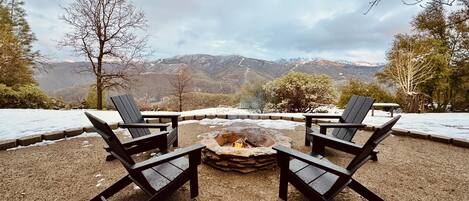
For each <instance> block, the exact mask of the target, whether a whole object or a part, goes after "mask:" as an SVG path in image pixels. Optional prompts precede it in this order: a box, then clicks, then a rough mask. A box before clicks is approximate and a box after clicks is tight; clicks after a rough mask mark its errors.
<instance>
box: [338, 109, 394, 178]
mask: <svg viewBox="0 0 469 201" xmlns="http://www.w3.org/2000/svg"><path fill="white" fill-rule="evenodd" d="M399 118H401V116H400V115H398V116H396V117H394V118H392V119H391V120H389V121H388V122H386V123H384V124H383V125H381V126H380V127H378V128H376V130H375V131H374V132H373V134H372V135H371V137H370V138H369V139H368V141H367V142H366V143H365V145H363V148H362V152H361V153H360V154H358V155H356V156H355V158H353V159H352V161H350V164H349V165H348V166H347V169H348V170H350V171H352V172H355V171H357V170H358V169H359V168H360V167H361V166H362V165H363V164H365V163H366V162H367V161H368V160H369V158H370V156H371V153H372V152H373V150H374V149H375V148H376V146H378V144H379V143H381V142H382V141H383V140H384V139H386V138H387V137H388V136H389V135H391V129H392V127H393V126H394V125H395V124H396V122H397V121H398V120H399Z"/></svg>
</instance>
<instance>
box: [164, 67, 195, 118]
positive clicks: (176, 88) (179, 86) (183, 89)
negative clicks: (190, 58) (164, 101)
mask: <svg viewBox="0 0 469 201" xmlns="http://www.w3.org/2000/svg"><path fill="white" fill-rule="evenodd" d="M169 84H170V85H171V87H172V88H173V90H172V95H174V96H176V98H177V99H178V108H179V112H182V104H183V96H184V94H185V93H187V92H189V91H190V87H191V85H192V75H191V74H190V72H189V69H188V68H187V67H185V68H181V69H180V70H179V72H178V73H177V74H176V76H175V77H172V78H170V79H169Z"/></svg>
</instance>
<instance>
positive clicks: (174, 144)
mask: <svg viewBox="0 0 469 201" xmlns="http://www.w3.org/2000/svg"><path fill="white" fill-rule="evenodd" d="M173 147H178V138H177V137H176V140H174V142H173Z"/></svg>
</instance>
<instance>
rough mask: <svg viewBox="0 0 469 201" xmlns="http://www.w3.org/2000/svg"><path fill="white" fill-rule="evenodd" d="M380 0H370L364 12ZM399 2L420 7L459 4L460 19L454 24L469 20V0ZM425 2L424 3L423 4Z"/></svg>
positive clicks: (368, 10)
mask: <svg viewBox="0 0 469 201" xmlns="http://www.w3.org/2000/svg"><path fill="white" fill-rule="evenodd" d="M380 2H381V0H370V1H369V5H370V6H369V7H368V9H367V10H366V11H365V14H367V13H368V12H370V10H371V9H372V8H373V7H376V6H378V4H379V3H380ZM401 2H402V3H403V4H405V5H420V6H422V7H425V6H427V5H431V4H440V5H443V6H454V5H456V6H460V7H462V8H463V9H461V10H459V11H457V12H460V13H461V16H462V18H461V20H460V21H458V22H455V23H454V24H459V23H464V22H467V20H469V12H468V11H469V10H468V9H469V0H401ZM425 4H426V5H425Z"/></svg>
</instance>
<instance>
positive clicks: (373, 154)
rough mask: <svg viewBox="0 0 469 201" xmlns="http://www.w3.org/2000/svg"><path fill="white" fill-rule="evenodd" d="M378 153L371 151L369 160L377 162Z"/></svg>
mask: <svg viewBox="0 0 469 201" xmlns="http://www.w3.org/2000/svg"><path fill="white" fill-rule="evenodd" d="M377 154H378V152H377V151H373V152H371V160H372V161H378V155H377Z"/></svg>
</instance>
